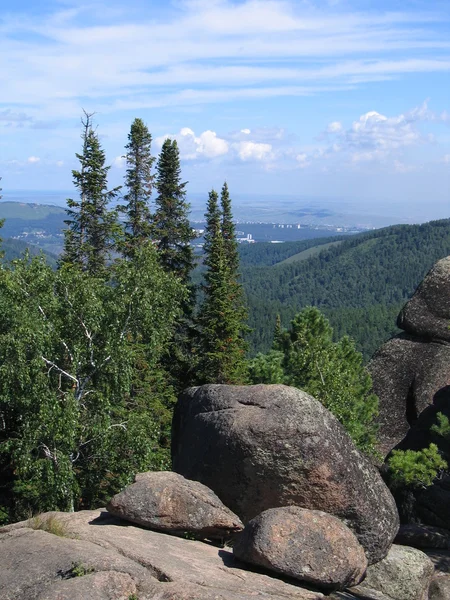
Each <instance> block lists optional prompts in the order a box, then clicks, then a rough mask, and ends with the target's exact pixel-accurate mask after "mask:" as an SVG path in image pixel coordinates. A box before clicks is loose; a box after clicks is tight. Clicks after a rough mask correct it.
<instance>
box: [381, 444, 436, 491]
mask: <svg viewBox="0 0 450 600" xmlns="http://www.w3.org/2000/svg"><path fill="white" fill-rule="evenodd" d="M387 464H388V468H389V475H390V478H391V481H392V483H393V485H394V486H400V485H404V486H408V487H413V488H417V487H428V486H430V485H431V484H432V483H433V481H434V480H435V478H436V477H437V475H438V474H439V472H440V471H442V470H443V469H447V466H448V465H447V462H446V461H445V460H444V459H443V458H442V456H441V455H440V454H439V450H438V447H437V446H436V444H430V445H429V447H428V448H423V449H422V450H417V451H416V450H393V451H392V455H391V457H390V458H389V459H388V461H387Z"/></svg>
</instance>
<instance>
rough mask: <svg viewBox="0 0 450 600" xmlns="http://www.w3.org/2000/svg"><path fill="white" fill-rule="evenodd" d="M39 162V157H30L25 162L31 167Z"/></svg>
mask: <svg viewBox="0 0 450 600" xmlns="http://www.w3.org/2000/svg"><path fill="white" fill-rule="evenodd" d="M40 160H41V159H40V158H39V156H30V157H29V158H28V159H27V162H28V163H30V164H31V165H33V164H36V163H38V162H40Z"/></svg>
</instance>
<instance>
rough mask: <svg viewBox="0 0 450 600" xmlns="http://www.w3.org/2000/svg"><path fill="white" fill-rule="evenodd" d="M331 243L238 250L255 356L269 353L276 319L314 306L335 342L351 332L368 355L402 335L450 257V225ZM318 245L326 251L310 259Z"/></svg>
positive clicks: (444, 222)
mask: <svg viewBox="0 0 450 600" xmlns="http://www.w3.org/2000/svg"><path fill="white" fill-rule="evenodd" d="M331 241H332V243H331V245H330V244H329V242H330V239H329V238H324V239H323V240H305V241H303V242H292V243H287V244H253V245H251V246H247V247H242V248H240V255H241V264H242V267H241V271H242V276H243V284H244V289H245V292H246V297H247V302H248V308H249V325H250V327H251V328H252V334H251V336H250V339H249V341H250V346H251V350H252V352H253V353H256V352H258V351H267V350H268V349H269V348H270V346H271V344H272V336H273V327H274V324H275V319H276V316H277V315H278V314H279V315H280V316H281V320H282V323H283V324H284V325H287V324H288V323H289V322H290V320H291V319H292V318H293V317H294V316H295V314H296V313H297V312H298V311H299V310H300V309H301V308H302V307H305V306H317V307H318V308H319V309H320V310H321V311H322V312H324V313H325V314H326V316H327V317H328V318H329V319H330V322H331V324H332V326H333V329H334V334H335V339H338V338H340V337H342V336H343V335H345V334H347V335H349V336H350V337H352V338H353V339H355V340H356V343H357V348H358V350H360V351H362V352H363V354H364V357H365V359H368V358H370V356H371V355H372V354H373V352H374V351H375V350H376V349H377V348H378V347H379V346H380V345H381V344H382V343H383V342H384V341H386V340H387V339H388V338H389V337H391V336H392V335H394V334H395V333H397V332H398V329H397V328H396V317H397V315H398V313H399V311H400V309H401V307H402V305H403V304H404V303H405V302H406V301H407V300H408V299H409V298H410V296H411V295H412V293H413V292H414V290H415V288H416V287H417V286H418V284H419V283H420V281H421V280H422V279H423V277H424V276H425V274H426V273H427V271H428V270H429V269H430V268H431V267H432V266H433V264H434V263H435V262H436V261H437V260H438V259H440V258H443V257H444V256H448V255H449V254H450V221H449V220H447V219H446V220H442V221H434V222H430V223H425V224H423V225H396V226H393V227H388V228H386V229H380V230H376V231H373V232H368V233H363V234H358V235H354V236H347V237H346V238H343V239H341V240H339V239H337V238H332V239H331ZM336 242H337V243H336ZM313 244H316V246H317V245H318V248H319V249H320V248H321V247H322V248H323V250H322V251H321V252H319V253H318V254H315V255H313V256H309V257H306V258H305V251H306V250H308V249H309V248H312V247H313ZM296 250H297V251H296ZM296 255H297V257H298V260H296ZM286 259H288V261H287V262H283V261H286Z"/></svg>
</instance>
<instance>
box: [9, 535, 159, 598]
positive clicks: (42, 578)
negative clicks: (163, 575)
mask: <svg viewBox="0 0 450 600" xmlns="http://www.w3.org/2000/svg"><path fill="white" fill-rule="evenodd" d="M0 565H1V568H0V590H1V598H2V600H35V599H37V598H39V599H41V598H46V596H48V597H49V598H52V597H53V593H52V586H53V585H54V584H56V583H61V580H68V581H69V580H71V579H72V578H75V579H80V580H81V579H82V577H75V573H83V572H84V573H86V574H88V573H90V572H93V571H97V572H99V571H116V572H118V573H121V574H122V575H123V574H126V575H127V576H128V577H129V578H132V581H136V582H138V584H139V586H140V587H142V588H145V587H146V585H147V584H149V583H151V582H152V580H153V581H155V579H154V578H153V577H152V574H151V573H150V571H148V570H147V569H145V568H144V567H142V566H141V565H140V564H139V563H137V562H135V561H134V560H131V559H129V558H126V557H125V556H122V555H121V554H119V553H118V552H116V551H114V550H113V549H107V548H102V547H101V546H99V545H98V544H95V543H92V542H88V541H84V540H79V539H70V538H62V537H58V536H56V535H53V534H51V533H47V532H46V531H39V530H38V531H36V530H33V529H27V528H25V529H19V528H18V529H14V530H12V531H10V532H9V533H3V534H0ZM94 597H95V596H94ZM101 597H102V596H100V598H101Z"/></svg>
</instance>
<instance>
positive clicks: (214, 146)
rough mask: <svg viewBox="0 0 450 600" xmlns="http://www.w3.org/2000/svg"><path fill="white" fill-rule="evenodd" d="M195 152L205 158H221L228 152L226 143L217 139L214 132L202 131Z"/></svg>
mask: <svg viewBox="0 0 450 600" xmlns="http://www.w3.org/2000/svg"><path fill="white" fill-rule="evenodd" d="M196 141H197V138H196ZM197 152H198V153H199V154H200V155H201V156H206V157H207V158H214V157H216V156H222V155H223V154H227V152H228V142H226V141H225V140H223V139H221V138H219V137H217V134H216V132H215V131H209V130H208V131H204V132H203V133H202V134H201V135H200V137H199V138H198V148H197Z"/></svg>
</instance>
